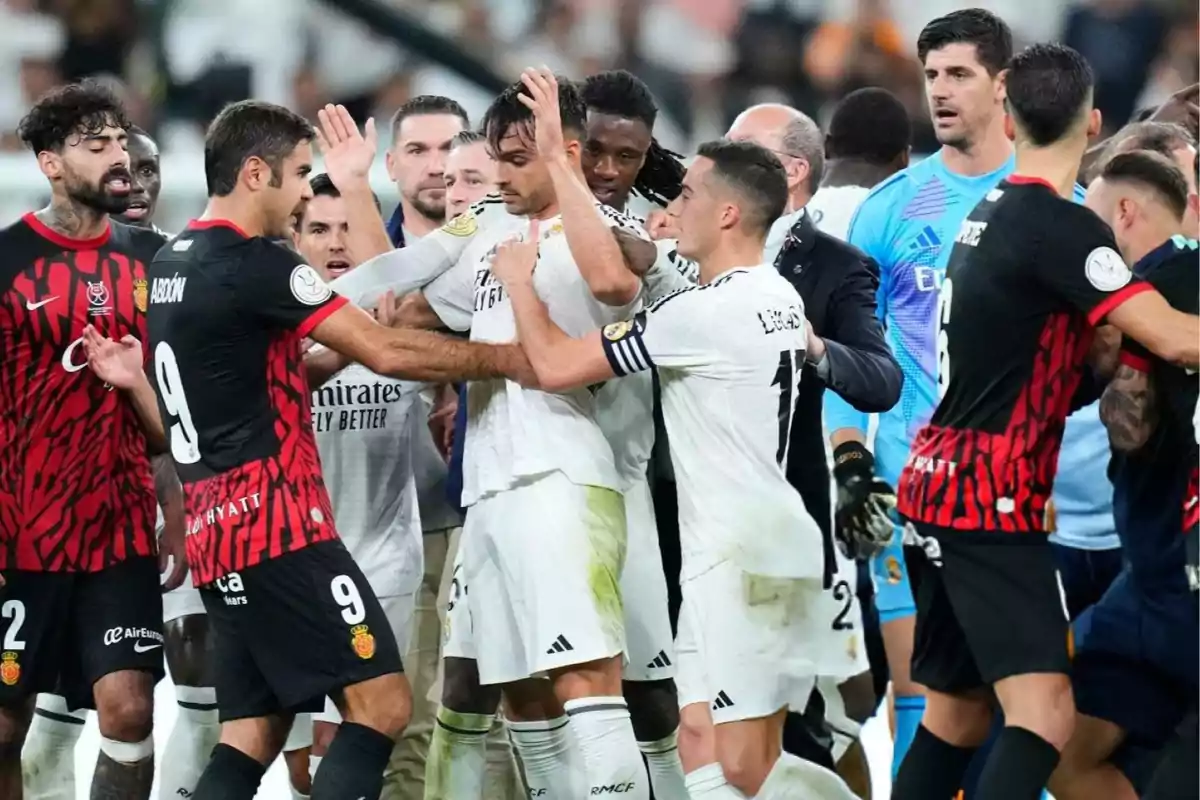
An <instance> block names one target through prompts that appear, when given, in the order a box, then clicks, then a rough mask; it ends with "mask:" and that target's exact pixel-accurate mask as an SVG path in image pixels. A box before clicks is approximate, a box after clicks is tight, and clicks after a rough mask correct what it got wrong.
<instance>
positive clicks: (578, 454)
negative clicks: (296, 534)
mask: <svg viewBox="0 0 1200 800" xmlns="http://www.w3.org/2000/svg"><path fill="white" fill-rule="evenodd" d="M559 91H560V92H561V94H562V95H563V96H564V98H565V101H564V102H563V103H562V104H561V114H562V117H563V120H562V121H563V125H562V126H561V127H562V128H563V129H565V131H566V133H567V138H566V140H565V141H561V142H559V143H558V147H557V151H556V152H557V155H556V156H555V157H554V158H545V157H542V156H540V155H539V152H543V153H544V152H550V151H551V150H554V148H549V149H547V148H546V147H540V148H539V147H535V142H534V139H533V136H534V131H535V126H533V125H532V124H531V123H532V119H533V115H532V113H531V112H530V111H529V110H528V109H527V108H526V107H525V106H524V104H523V103H522V101H521V100H520V95H521V92H522V85H521V84H517V85H515V86H513V87H510V89H509V90H507V91H506V92H505V93H504V94H502V95H501V96H500V97H499V98H497V100H496V101H495V102H494V103H493V105H492V107H491V109H490V110H489V117H488V120H487V123H485V126H484V127H485V132H488V133H489V134H491V135H489V136H488V139H489V145H490V147H491V150H492V152H493V154H494V155H496V156H497V161H498V171H499V188H500V190H501V195H500V198H499V199H498V200H492V201H490V202H489V201H488V200H485V201H484V202H482V203H480V204H477V205H476V206H475V207H474V208H472V210H471V211H470V212H469V213H467V214H464V215H461V216H459V217H458V218H456V219H454V220H452V221H451V222H449V223H447V224H446V225H445V226H444V227H443V228H441V229H439V230H438V231H435V232H434V233H433V234H431V235H429V236H426V237H425V238H424V239H422V240H421V241H419V242H417V243H415V244H414V245H413V246H411V247H407V248H405V249H404V250H400V251H395V252H392V253H388V254H385V255H383V256H381V257H378V258H376V259H373V260H372V262H370V263H368V264H364V265H363V266H361V267H360V268H359V269H357V270H355V271H354V272H352V273H350V274H348V275H345V276H343V277H342V278H339V279H338V280H337V281H335V283H334V286H335V288H337V289H338V290H339V291H341V292H344V293H345V294H347V295H348V296H350V297H351V298H352V299H354V300H356V301H357V302H360V303H363V302H371V301H372V300H374V299H376V298H378V297H379V296H380V295H381V294H383V293H384V292H386V291H389V290H391V291H396V292H397V293H403V292H407V291H411V289H413V288H417V287H420V286H424V285H426V284H428V283H429V282H430V281H431V280H432V278H434V277H436V276H438V275H440V274H441V273H444V272H446V270H448V269H449V268H450V267H451V266H453V265H454V264H456V263H458V264H460V265H461V264H463V263H464V262H465V263H467V264H471V265H474V266H478V267H479V268H478V270H477V271H476V273H475V275H474V276H473V277H472V278H470V279H469V285H471V286H473V287H474V291H473V301H472V302H471V304H470V305H471V306H472V308H470V312H471V313H470V315H469V323H468V324H470V325H471V335H472V338H473V339H482V340H491V339H495V338H496V337H500V336H509V337H511V335H512V332H513V326H514V323H513V320H512V314H511V309H510V307H509V305H508V302H507V298H506V297H505V295H504V292H503V290H502V288H501V287H500V285H499V283H498V282H496V281H495V280H494V279H492V278H491V277H490V275H489V273H488V271H487V261H486V256H487V255H488V253H489V252H490V251H491V250H493V249H494V248H495V246H496V245H498V244H499V243H500V242H501V241H503V240H504V239H505V238H507V237H509V236H511V235H513V234H516V233H520V232H523V231H524V230H525V224H526V223H525V219H526V215H529V216H535V217H538V218H541V219H544V220H545V221H546V224H547V230H546V240H547V246H548V247H549V252H551V253H554V258H553V260H554V261H555V263H556V269H555V270H554V283H555V286H554V291H555V299H554V301H552V303H551V304H552V306H555V307H556V308H559V309H560V311H561V313H562V314H563V316H564V320H565V319H571V322H565V323H564V324H569V325H570V326H571V327H572V328H573V329H578V330H580V332H582V330H586V329H588V328H590V327H594V326H596V325H599V324H604V323H605V321H612V320H614V319H617V318H619V317H620V316H621V315H622V314H623V313H625V309H624V308H623V307H621V306H616V307H612V306H607V305H605V302H625V303H629V302H632V301H633V300H634V298H635V297H636V296H637V292H638V285H637V282H636V281H633V282H632V285H631V283H630V281H629V277H630V276H629V274H628V273H627V271H625V269H624V267H620V268H619V269H613V268H612V266H611V265H612V263H613V262H614V261H615V262H616V263H617V264H618V266H620V263H621V259H622V255H621V252H622V251H621V249H620V247H621V245H620V244H619V243H618V239H617V238H616V237H615V236H614V235H613V234H612V233H611V232H610V231H611V228H613V227H616V226H620V227H624V228H626V229H627V230H630V231H639V232H640V227H639V226H638V225H637V223H636V222H634V221H633V220H631V219H629V218H627V217H625V216H623V215H621V214H619V213H617V212H615V211H612V210H608V209H603V207H601V206H599V205H598V204H596V202H595V200H594V199H593V198H592V197H591V195H590V193H589V192H588V191H587V189H586V185H585V184H584V182H583V178H582V174H581V169H580V167H579V149H580V141H579V140H580V138H581V137H582V135H583V130H584V127H585V124H586V118H585V117H586V112H585V109H584V108H583V105H582V101H581V100H580V99H579V97H578V92H577V91H576V90H575V87H574V86H571V85H570V84H564V85H563V86H561V87H559ZM526 100H528V98H526ZM489 126H490V127H489ZM542 131H543V134H545V133H546V129H545V128H543V129H542ZM564 180H565V181H566V185H570V186H572V187H575V188H578V189H579V193H578V195H577V196H576V197H575V198H573V199H572V202H577V201H579V200H582V202H583V203H585V204H586V205H587V206H588V207H589V208H590V209H591V210H592V217H591V218H590V219H589V220H588V222H587V223H586V224H584V225H581V226H575V227H576V229H577V234H578V233H582V236H583V238H582V240H580V237H579V235H575V236H573V238H572V241H571V243H570V245H568V242H567V238H566V236H565V235H564V231H563V229H562V226H561V225H558V226H556V225H555V224H554V223H555V221H556V218H557V217H558V214H559V206H560V204H561V203H562V202H565V201H564V200H562V199H561V198H559V197H558V196H557V195H558V194H561V192H560V191H559V183H560V182H562V181H564ZM584 275H587V276H589V277H588V279H587V280H586V281H585V280H584V278H583V276H584ZM621 294H624V295H625V297H624V299H623V300H621V299H618V295H621ZM468 399H469V403H470V407H471V412H470V416H469V425H468V434H467V437H466V438H467V442H466V456H465V459H464V464H465V466H466V469H465V474H464V496H463V500H464V505H467V506H468V507H469V513H468V520H469V526H468V527H469V528H472V529H473V531H472V530H468V531H465V532H464V548H465V552H466V554H467V556H468V557H467V558H466V559H465V563H464V574H465V576H466V580H467V583H468V584H470V585H471V591H470V592H469V594H468V599H469V602H470V604H471V610H472V616H473V617H474V622H475V626H476V629H478V630H482V631H487V636H485V637H482V638H481V640H480V641H479V642H478V643H477V645H478V647H479V652H478V656H479V658H478V663H479V670H480V678H481V681H482V682H483V683H484V684H485V685H487V684H502V685H503V687H504V690H505V693H506V694H507V695H508V705H509V709H510V712H511V713H510V719H511V720H512V723H511V725H510V728H511V729H512V733H513V739H514V742H515V744H516V745H517V748H518V751H519V752H520V753H521V756H522V762H523V764H524V767H525V774H526V778H527V781H528V783H529V784H530V788H531V791H534V792H535V793H538V794H539V796H546V797H566V798H575V797H579V796H583V795H587V794H590V793H592V792H593V790H594V792H595V793H603V792H619V793H622V794H628V795H629V796H631V797H633V798H637V797H645V796H646V790H647V786H646V777H645V775H646V773H645V769H644V767H643V765H642V763H641V756H640V754H639V752H638V750H637V746H636V743H635V739H634V735H633V731H632V728H631V726H630V723H629V717H628V712H627V710H626V709H625V703H624V700H623V699H622V698H621V696H620V673H621V653H622V651H623V649H624V626H623V620H622V618H621V617H622V615H621V603H620V591H619V588H618V576H619V573H620V568H621V561H622V560H623V556H624V503H623V498H622V497H621V495H620V494H619V492H618V486H619V484H618V479H617V475H616V470H615V467H614V464H613V457H612V451H611V448H610V447H609V445H608V443H607V441H606V440H605V439H604V436H603V433H602V431H601V430H600V428H599V426H598V425H597V423H596V420H595V411H594V405H595V404H594V398H593V397H592V395H591V394H590V393H588V392H576V393H572V394H571V395H570V396H567V397H562V396H556V395H548V394H544V393H541V392H527V391H524V390H521V389H519V388H518V387H517V386H516V385H515V384H506V383H505V382H503V381H491V382H480V383H475V384H472V385H471V386H470V387H469V391H468ZM564 441H570V442H572V447H570V448H564V447H563V446H562V443H563V442H564ZM477 542H478V545H479V546H476V543H477ZM493 545H494V546H493ZM471 553H477V554H478V559H473V558H472V557H470V556H471ZM499 559H504V563H503V565H501V564H500V563H499ZM501 566H503V567H504V569H500V567H501ZM481 598H486V600H482V599H481ZM514 602H522V603H524V604H525V607H526V609H527V610H528V611H527V613H526V614H522V615H520V616H519V617H518V616H517V615H515V614H511V613H509V610H510V609H511V608H513V603H514ZM535 609H536V610H535ZM534 623H536V624H534ZM542 673H549V674H551V675H552V676H553V678H554V680H553V681H552V682H545V681H540V680H527V679H528V678H531V677H532V676H535V675H539V674H542ZM551 689H553V690H554V691H553V693H551ZM563 706H565V711H566V712H569V713H570V714H571V716H572V721H573V724H572V726H571V727H572V728H573V729H574V731H573V732H574V736H573V739H574V740H575V743H576V744H577V745H578V750H579V755H580V756H581V758H579V759H578V762H581V763H578V762H577V763H578V766H576V765H574V764H570V763H565V762H564V759H566V758H568V757H570V756H571V751H572V750H573V748H572V747H571V743H570V739H569V738H568V736H569V733H568V732H567V730H566V727H565V722H566V717H565V716H562V717H560V718H555V719H552V720H547V719H546V717H547V716H554V715H555V712H557V711H558V710H559V709H560V708H562V707H563ZM589 787H590V788H589Z"/></svg>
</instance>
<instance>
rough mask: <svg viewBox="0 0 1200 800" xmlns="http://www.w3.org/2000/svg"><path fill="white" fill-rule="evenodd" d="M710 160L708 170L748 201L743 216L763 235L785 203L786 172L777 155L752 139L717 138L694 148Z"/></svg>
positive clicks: (777, 217) (780, 213)
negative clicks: (750, 140)
mask: <svg viewBox="0 0 1200 800" xmlns="http://www.w3.org/2000/svg"><path fill="white" fill-rule="evenodd" d="M696 155H697V156H699V157H700V158H707V159H708V160H709V161H711V162H713V167H712V174H713V175H714V176H716V177H717V178H719V179H720V180H721V181H723V182H725V183H726V184H728V185H729V186H730V187H731V188H732V189H733V190H734V191H735V192H737V193H738V194H740V195H741V196H742V197H743V198H745V199H746V200H747V201H748V202H747V205H746V206H745V207H743V216H744V217H745V218H746V220H747V222H749V223H750V224H751V225H752V226H754V228H756V229H758V230H760V231H761V233H762V235H763V236H766V234H767V230H768V229H770V227H771V224H772V223H773V222H775V220H777V219H779V217H780V216H781V215H782V214H783V211H784V209H785V208H786V207H787V201H788V186H787V173H786V172H784V169H783V163H782V162H781V161H780V160H779V156H777V155H775V154H774V153H772V152H771V151H770V150H768V149H767V148H765V147H761V146H759V145H757V144H754V143H753V142H734V141H731V140H729V139H717V140H716V141H712V142H705V143H704V144H702V145H700V148H699V149H698V150H697V151H696Z"/></svg>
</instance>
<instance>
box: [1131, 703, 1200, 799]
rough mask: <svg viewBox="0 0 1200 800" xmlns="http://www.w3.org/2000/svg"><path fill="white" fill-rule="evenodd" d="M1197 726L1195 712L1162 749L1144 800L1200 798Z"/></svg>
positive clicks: (1198, 735)
mask: <svg viewBox="0 0 1200 800" xmlns="http://www.w3.org/2000/svg"><path fill="white" fill-rule="evenodd" d="M1198 741H1200V727H1198V725H1197V722H1196V712H1194V711H1193V712H1192V714H1191V717H1190V718H1189V719H1187V720H1185V721H1184V723H1183V724H1182V725H1180V726H1179V729H1178V730H1177V731H1176V732H1175V736H1174V737H1173V738H1172V739H1171V740H1170V741H1169V742H1167V746H1166V747H1164V748H1163V751H1162V758H1161V759H1160V760H1159V762H1158V767H1157V768H1156V769H1155V770H1154V777H1153V778H1151V780H1150V786H1149V787H1148V788H1147V789H1146V793H1145V794H1143V795H1142V798H1143V800H1173V798H1179V797H1197V796H1200V778H1197V776H1196V750H1197V749H1200V745H1198V744H1197V742H1198Z"/></svg>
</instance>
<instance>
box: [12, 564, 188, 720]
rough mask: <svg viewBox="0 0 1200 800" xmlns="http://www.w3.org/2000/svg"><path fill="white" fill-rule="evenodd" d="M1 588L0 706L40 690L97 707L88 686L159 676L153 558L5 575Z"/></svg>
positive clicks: (158, 601)
mask: <svg viewBox="0 0 1200 800" xmlns="http://www.w3.org/2000/svg"><path fill="white" fill-rule="evenodd" d="M4 581H5V584H4V587H3V588H2V589H0V706H4V707H13V706H17V705H21V704H22V703H24V702H25V701H26V700H27V699H28V698H30V697H31V696H33V695H35V694H37V693H38V692H56V693H58V694H62V695H63V696H64V697H65V698H66V701H67V707H68V708H71V709H77V708H95V707H96V703H95V699H94V698H93V695H92V685H93V684H94V683H95V682H96V681H98V680H99V679H100V678H102V677H104V676H105V675H108V674H110V673H113V672H120V671H123V670H141V671H145V672H149V673H151V674H153V675H154V680H155V682H156V683H157V682H158V681H159V680H160V679H161V678H162V676H163V674H164V670H163V621H162V620H163V615H162V588H161V586H160V584H159V574H158V559H156V558H154V557H152V556H149V557H137V558H130V559H127V560H125V561H122V562H120V563H118V564H116V565H114V566H111V567H108V568H107V569H104V570H101V571H100V572H28V571H24V570H16V569H9V570H4Z"/></svg>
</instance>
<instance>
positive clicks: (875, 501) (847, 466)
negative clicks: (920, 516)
mask: <svg viewBox="0 0 1200 800" xmlns="http://www.w3.org/2000/svg"><path fill="white" fill-rule="evenodd" d="M833 479H834V481H835V482H836V483H837V509H836V510H835V511H834V515H833V521H834V533H835V537H836V538H837V543H838V547H839V548H840V549H841V551H842V554H843V555H845V556H846V557H847V558H852V559H860V558H870V557H871V556H874V555H877V554H878V553H880V552H882V551H883V549H884V548H885V547H887V546H888V545H889V544H890V543H891V541H892V536H893V535H894V533H895V519H894V516H893V512H894V511H895V508H896V492H895V491H894V490H893V489H892V487H891V486H889V485H888V483H887V481H884V480H882V479H880V478H876V477H875V458H874V457H873V456H872V455H871V453H870V451H869V450H867V448H866V447H864V446H863V445H862V444H861V443H859V442H844V443H843V444H840V445H838V447H837V449H836V450H834V451H833Z"/></svg>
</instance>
